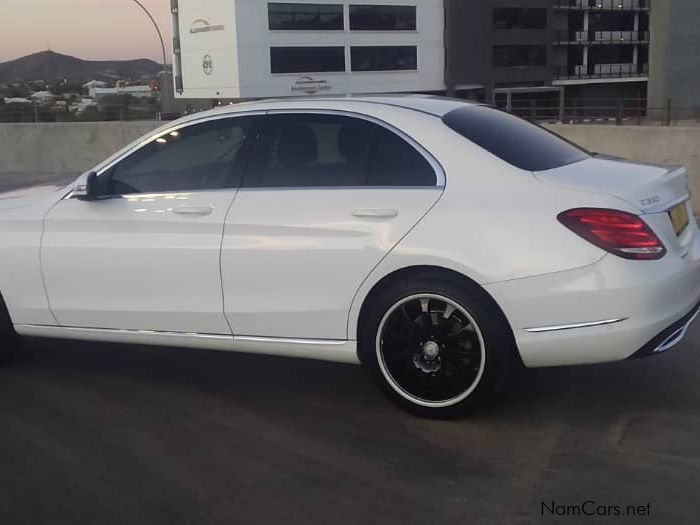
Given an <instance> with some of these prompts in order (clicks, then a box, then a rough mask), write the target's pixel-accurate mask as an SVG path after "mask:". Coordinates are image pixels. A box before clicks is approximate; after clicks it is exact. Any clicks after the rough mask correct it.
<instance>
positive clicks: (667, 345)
mask: <svg viewBox="0 0 700 525" xmlns="http://www.w3.org/2000/svg"><path fill="white" fill-rule="evenodd" d="M698 314H700V303H698V304H696V305H695V307H694V308H693V309H692V310H691V311H690V312H688V313H687V314H685V315H684V316H683V317H682V318H681V319H679V320H678V321H676V322H675V323H673V324H672V325H671V326H669V327H668V328H666V329H665V330H663V331H662V332H661V333H660V334H658V335H657V336H656V337H654V338H653V339H652V340H651V341H649V342H648V343H647V344H645V345H644V346H643V347H642V348H640V349H639V350H637V351H636V352H635V353H634V354H632V355H631V356H630V357H629V358H630V359H641V358H643V357H651V356H653V355H659V354H662V353H664V352H666V351H667V350H670V349H671V348H673V347H674V346H676V345H677V344H678V343H680V342H681V341H682V340H683V338H684V337H685V333H686V332H687V331H688V328H689V327H690V325H691V324H693V321H695V319H697V317H698Z"/></svg>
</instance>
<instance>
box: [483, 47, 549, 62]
mask: <svg viewBox="0 0 700 525" xmlns="http://www.w3.org/2000/svg"><path fill="white" fill-rule="evenodd" d="M493 65H494V66H495V67H541V66H546V65H547V46H494V48H493Z"/></svg>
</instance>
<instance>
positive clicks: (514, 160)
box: [443, 106, 589, 171]
mask: <svg viewBox="0 0 700 525" xmlns="http://www.w3.org/2000/svg"><path fill="white" fill-rule="evenodd" d="M443 122H444V123H445V124H446V125H447V126H449V127H450V128H452V129H453V130H454V131H456V132H457V133H459V134H460V135H462V136H463V137H464V138H466V139H469V140H471V141H472V142H473V143H475V144H477V145H478V146H481V147H482V148H484V149H485V150H487V151H489V152H491V153H492V154H494V155H496V156H497V157H499V158H501V159H503V160H504V161H506V162H508V163H509V164H511V165H513V166H515V167H516V168H520V169H523V170H527V171H545V170H551V169H554V168H560V167H561V166H566V165H567V164H573V163H574V162H579V161H581V160H584V159H586V158H588V157H589V155H588V153H586V152H585V151H584V150H583V149H581V148H579V147H578V146H575V145H574V144H572V143H571V142H568V141H566V140H564V139H563V138H561V137H559V136H558V135H555V134H554V133H552V132H550V131H547V130H546V129H544V128H541V127H540V126H536V125H535V124H531V123H530V122H527V121H526V120H523V119H521V118H518V117H515V116H513V115H511V114H509V113H505V112H503V111H499V110H497V109H493V108H489V107H486V106H468V107H463V108H459V109H455V110H453V111H451V112H450V113H448V114H447V115H445V116H444V117H443Z"/></svg>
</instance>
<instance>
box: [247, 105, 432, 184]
mask: <svg viewBox="0 0 700 525" xmlns="http://www.w3.org/2000/svg"><path fill="white" fill-rule="evenodd" d="M261 137H262V138H261V140H260V142H259V144H258V146H257V147H256V154H255V156H254V158H253V160H252V161H251V165H250V169H249V170H248V174H247V175H246V178H245V180H244V182H243V186H244V187H248V188H274V187H278V188H290V187H291V188H294V187H358V186H360V187H361V186H434V185H435V184H436V182H437V179H436V175H435V172H434V171H433V169H432V167H431V165H430V164H429V163H428V161H427V160H426V159H425V158H424V157H423V156H422V155H421V154H420V153H419V152H418V151H417V150H416V149H415V148H414V147H413V146H412V145H410V144H409V143H408V142H406V141H405V140H404V139H403V138H401V137H399V136H397V135H396V134H394V133H393V132H391V131H389V130H387V129H386V128H384V127H382V126H379V125H377V124H374V123H372V122H368V121H366V120H362V119H356V118H352V117H345V116H339V115H297V114H294V115H274V116H269V117H266V123H265V125H264V126H263V132H262V135H261Z"/></svg>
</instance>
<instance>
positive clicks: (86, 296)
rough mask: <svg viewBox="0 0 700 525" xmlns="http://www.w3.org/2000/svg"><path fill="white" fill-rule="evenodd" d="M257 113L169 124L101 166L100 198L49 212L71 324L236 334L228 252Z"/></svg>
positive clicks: (52, 281)
mask: <svg viewBox="0 0 700 525" xmlns="http://www.w3.org/2000/svg"><path fill="white" fill-rule="evenodd" d="M254 120H255V117H253V116H246V117H236V118H224V119H214V120H209V121H206V122H202V123H197V124H192V125H189V126H187V127H182V128H173V129H171V130H168V131H166V132H163V133H162V134H160V135H159V136H157V137H154V138H153V140H152V141H151V142H150V143H148V144H146V145H144V146H143V147H141V148H140V149H138V150H137V151H135V152H133V153H131V154H129V155H127V156H126V157H125V158H123V159H121V160H119V161H118V162H117V163H116V164H115V165H113V166H111V167H109V168H107V169H106V170H105V171H104V172H103V173H101V174H99V176H98V181H99V182H98V187H99V188H101V189H102V191H101V192H100V193H101V199H100V200H95V201H90V202H86V201H81V200H77V199H75V198H66V199H64V200H62V201H60V202H59V203H58V204H57V205H56V206H55V207H54V208H53V209H52V210H51V211H50V212H49V213H48V215H47V216H46V218H45V230H44V235H43V241H42V249H41V261H42V268H43V272H44V279H45V283H46V291H47V294H48V298H49V302H50V306H51V311H52V312H53V315H54V316H55V317H56V319H57V320H58V322H59V324H60V325H61V326H67V327H81V328H97V329H124V330H145V331H156V332H180V333H199V334H226V335H230V333H231V331H230V328H229V325H228V323H227V321H226V317H225V316H224V313H223V295H222V291H221V271H220V270H221V269H220V261H219V256H220V250H221V239H222V236H223V227H224V220H225V217H226V214H227V213H228V210H229V208H230V206H231V203H232V202H233V200H234V198H235V195H236V191H237V187H238V185H239V182H240V178H241V175H242V172H243V169H244V167H245V162H246V160H247V157H246V156H247V154H248V153H249V148H248V147H247V144H248V143H249V142H248V141H249V137H250V134H251V133H252V131H251V130H252V127H253V126H254V125H255V123H254Z"/></svg>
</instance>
